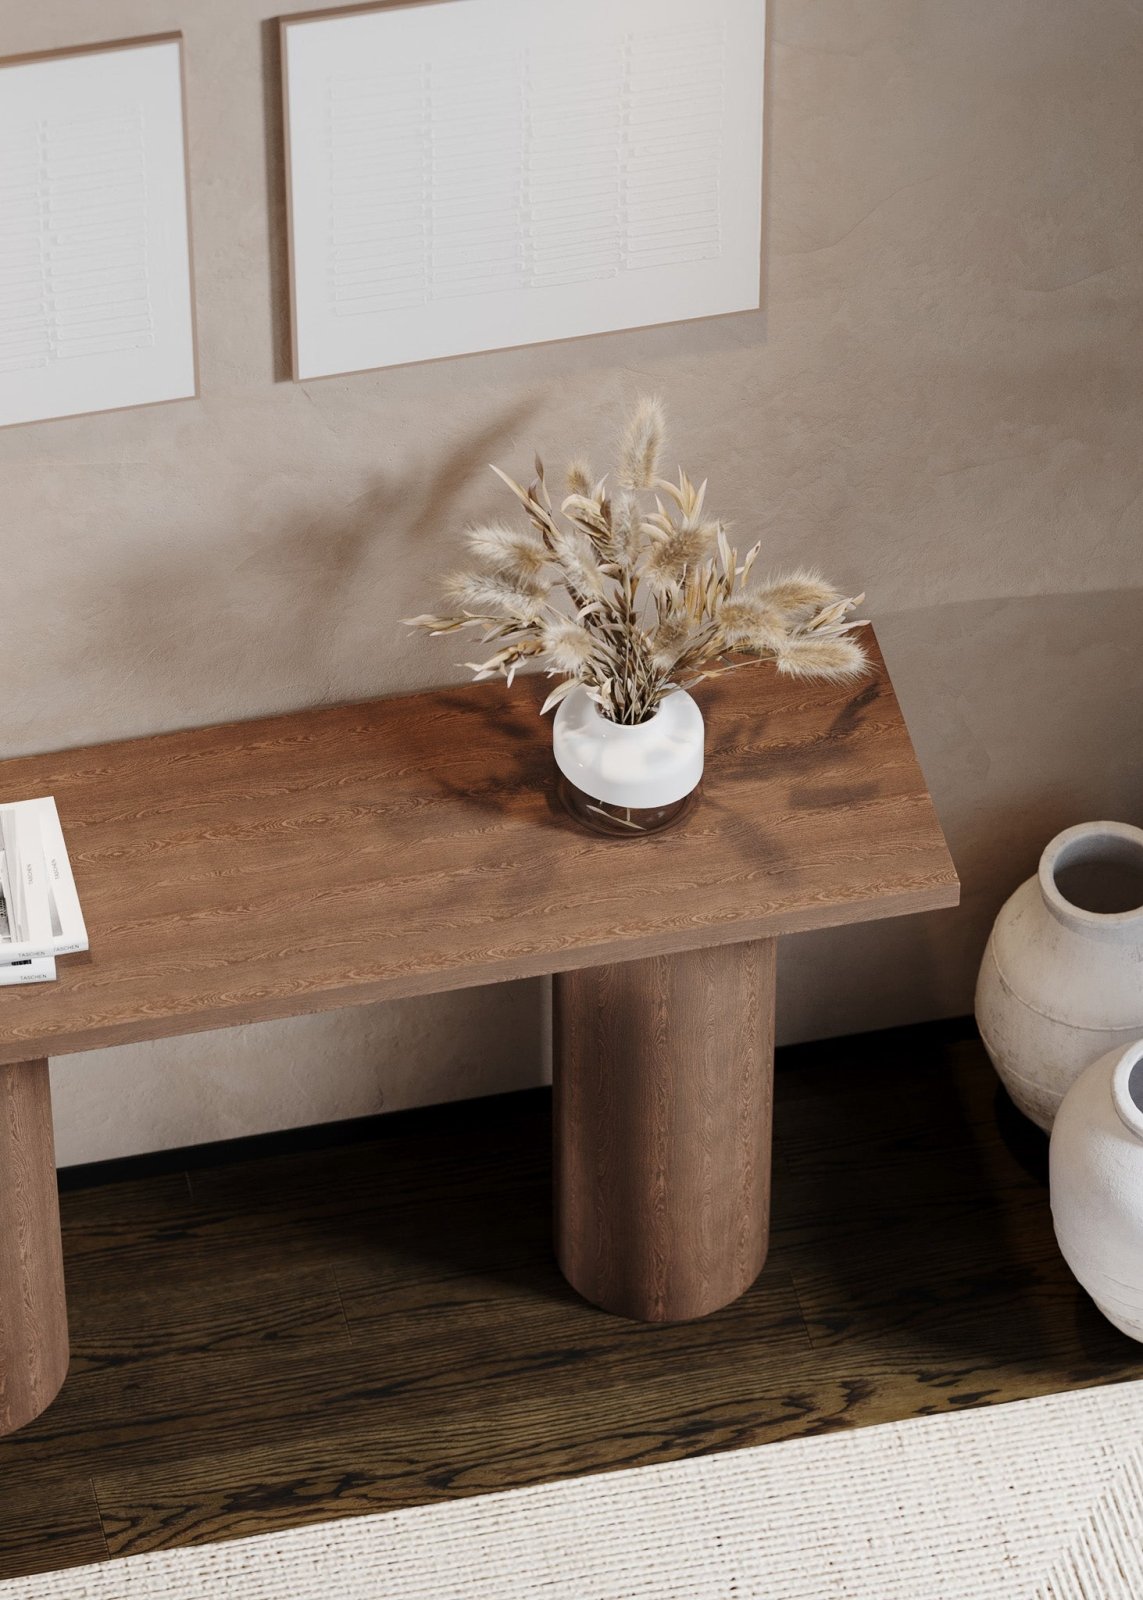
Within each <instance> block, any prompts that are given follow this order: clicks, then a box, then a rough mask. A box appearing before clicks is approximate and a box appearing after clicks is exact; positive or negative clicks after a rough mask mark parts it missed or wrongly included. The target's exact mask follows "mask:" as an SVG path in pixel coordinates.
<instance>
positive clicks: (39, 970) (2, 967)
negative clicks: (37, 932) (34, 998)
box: [0, 956, 56, 988]
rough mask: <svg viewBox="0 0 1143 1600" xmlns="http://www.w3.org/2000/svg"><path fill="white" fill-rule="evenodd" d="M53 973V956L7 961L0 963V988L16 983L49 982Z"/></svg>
mask: <svg viewBox="0 0 1143 1600" xmlns="http://www.w3.org/2000/svg"><path fill="white" fill-rule="evenodd" d="M55 975H56V958H55V956H43V957H41V959H40V960H39V961H9V962H7V963H6V964H0V988H4V987H6V986H10V985H12V984H17V983H51V982H52V981H53V980H54V978H55Z"/></svg>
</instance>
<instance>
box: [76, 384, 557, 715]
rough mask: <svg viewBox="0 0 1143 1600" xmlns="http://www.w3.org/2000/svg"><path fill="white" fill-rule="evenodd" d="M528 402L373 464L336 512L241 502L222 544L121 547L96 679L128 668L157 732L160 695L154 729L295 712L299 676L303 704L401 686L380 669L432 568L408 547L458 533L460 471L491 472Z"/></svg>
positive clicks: (430, 665)
mask: <svg viewBox="0 0 1143 1600" xmlns="http://www.w3.org/2000/svg"><path fill="white" fill-rule="evenodd" d="M530 410H531V401H530V400H523V401H520V402H518V403H517V404H516V405H514V406H512V407H511V408H509V409H507V410H505V411H503V412H502V413H501V414H500V416H499V417H498V418H497V419H496V420H495V421H494V422H491V423H490V424H489V425H488V426H487V427H484V428H481V429H480V430H479V431H478V432H476V433H475V434H473V435H472V436H471V437H470V438H468V439H467V440H465V441H464V442H463V443H461V444H458V445H455V446H454V447H453V448H452V449H451V450H449V451H448V452H447V453H446V454H445V456H444V457H443V458H438V457H437V456H436V455H434V457H433V460H432V465H431V467H430V466H429V465H428V464H427V463H426V465H425V468H424V471H423V472H421V471H418V470H417V469H416V467H412V468H410V467H406V468H405V470H404V471H403V472H402V474H401V476H400V477H396V476H393V477H381V476H379V477H377V478H376V479H375V480H374V481H373V482H372V483H371V484H370V485H369V487H367V488H366V489H365V490H364V491H363V492H361V493H359V494H357V495H355V496H353V498H351V499H349V500H348V501H344V500H343V501H341V502H340V503H339V504H338V505H337V506H336V508H335V509H331V510H328V511H320V512H318V513H317V514H314V513H312V512H305V513H302V514H300V515H299V514H294V515H292V516H291V515H290V514H289V513H287V514H286V515H285V516H284V517H283V519H282V520H281V522H274V520H273V518H272V517H270V518H268V517H267V516H266V514H265V512H264V511H261V512H259V511H256V510H252V514H251V522H252V525H253V529H250V528H248V529H246V530H243V533H242V536H241V537H239V536H237V535H235V536H234V537H232V538H231V539H230V540H229V542H228V544H227V546H226V547H225V548H224V549H220V548H219V544H218V541H217V540H214V541H212V542H211V543H210V544H209V545H204V544H202V543H197V542H192V541H189V540H185V539H184V540H176V539H167V540H164V541H162V542H156V543H155V544H153V545H151V546H150V547H148V548H147V549H146V550H145V552H144V553H142V554H140V553H139V551H138V549H136V550H135V551H134V552H133V553H132V556H131V565H130V567H129V568H128V570H126V571H121V572H117V573H115V575H114V581H113V582H109V583H108V586H107V587H108V595H107V603H106V606H105V608H104V610H103V612H102V618H101V637H100V638H99V640H98V651H97V657H98V663H99V671H100V675H101V676H105V677H109V678H112V679H115V678H118V679H121V680H129V681H130V689H131V696H132V700H133V701H134V702H135V703H137V705H138V707H139V713H140V718H141V719H142V720H141V722H140V725H139V726H138V729H137V731H138V732H140V733H148V732H155V731H161V729H160V728H158V727H156V724H155V710H156V708H159V707H163V708H165V709H167V710H169V709H170V708H172V707H173V708H176V714H175V716H173V717H172V716H170V715H166V716H164V717H163V719H162V728H170V727H172V726H180V725H184V726H185V725H186V724H188V723H189V724H197V723H199V722H206V721H215V720H219V719H220V717H229V716H234V717H239V718H243V719H245V718H249V717H253V716H256V715H258V714H259V713H260V712H261V711H266V712H273V711H277V710H285V709H295V708H296V707H297V705H298V700H299V692H298V689H297V688H296V687H294V688H291V686H292V685H294V686H296V685H298V684H303V685H305V686H307V690H308V693H307V699H308V700H309V701H310V702H314V701H318V702H320V701H324V700H345V699H354V698H363V697H367V696H369V695H371V694H380V693H384V692H386V691H388V690H390V689H400V688H407V687H409V682H408V681H407V680H406V681H404V682H402V681H395V680H397V678H398V675H399V674H401V673H402V668H403V661H402V647H405V651H406V654H407V653H408V652H411V651H412V650H413V649H415V648H417V647H418V646H419V647H420V648H421V649H422V650H423V649H424V641H423V640H421V639H419V638H417V639H414V637H413V636H412V635H409V637H408V640H407V641H406V638H405V632H406V630H404V629H403V628H402V627H401V625H400V617H401V616H402V615H403V614H405V611H406V609H407V606H409V605H412V606H414V607H415V609H417V610H426V609H428V608H429V607H430V606H431V605H432V604H433V603H434V602H435V600H436V599H437V590H438V588H439V582H440V576H441V574H440V572H439V571H438V570H437V565H438V564H437V562H429V563H427V564H426V563H425V562H423V561H418V551H419V550H421V549H422V548H425V547H431V544H432V539H431V537H430V536H433V535H435V536H436V537H437V538H438V540H439V536H440V533H441V530H442V529H443V530H448V531H449V532H450V534H451V531H452V530H454V529H455V531H456V534H458V535H459V533H460V531H461V529H462V528H463V526H464V523H465V520H466V511H467V509H468V506H470V505H471V499H472V485H473V481H474V479H477V478H478V477H480V476H482V475H483V476H487V477H489V478H491V474H490V473H488V471H487V463H488V461H490V460H494V459H496V457H497V455H498V454H501V453H505V452H506V450H507V448H508V446H509V442H510V441H512V439H513V437H514V434H515V432H516V430H517V428H518V427H519V425H520V423H521V422H522V421H523V419H524V418H525V417H526V416H527V415H528V414H529V411H530ZM328 471H329V469H327V476H328ZM318 487H319V489H324V488H326V483H324V482H320V481H319V483H318ZM251 492H252V495H255V496H256V495H258V494H259V492H260V488H259V485H258V484H257V483H256V482H255V484H254V485H253V487H252V491H251ZM466 500H467V502H468V506H466V504H465V502H466ZM259 524H261V527H259ZM453 548H455V549H456V551H457V555H458V558H459V545H456V546H454V547H453ZM406 597H408V598H407V599H406ZM92 644H93V641H89V642H88V646H87V648H88V649H89V650H92ZM95 653H96V652H95V651H92V654H93V655H94V654H95ZM456 654H457V652H456V651H453V652H452V654H451V655H450V654H449V653H447V652H445V653H443V654H441V653H438V654H437V655H435V656H434V655H432V654H431V653H426V655H425V657H424V662H423V665H424V667H425V668H426V669H428V671H429V672H430V674H431V673H432V672H433V670H434V669H435V675H436V677H437V679H438V680H439V679H440V678H441V677H444V676H447V674H448V673H449V672H450V671H451V670H453V668H454V657H455V656H456ZM386 673H387V674H388V677H386V676H384V674H386ZM414 676H415V675H414ZM314 685H316V686H318V688H317V692H316V693H314V692H313V690H312V687H311V686H314ZM220 704H221V709H220ZM178 708H185V716H180V715H179V714H178Z"/></svg>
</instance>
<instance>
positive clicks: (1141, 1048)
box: [1111, 1039, 1143, 1140]
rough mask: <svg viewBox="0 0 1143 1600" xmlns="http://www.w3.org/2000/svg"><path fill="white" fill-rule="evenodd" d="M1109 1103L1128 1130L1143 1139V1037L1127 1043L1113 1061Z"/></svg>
mask: <svg viewBox="0 0 1143 1600" xmlns="http://www.w3.org/2000/svg"><path fill="white" fill-rule="evenodd" d="M1111 1103H1112V1105H1113V1106H1114V1107H1115V1110H1116V1112H1117V1114H1118V1116H1119V1120H1120V1122H1122V1123H1123V1125H1124V1127H1125V1128H1126V1129H1127V1130H1128V1132H1129V1133H1133V1134H1134V1135H1135V1137H1136V1138H1137V1139H1141V1140H1143V1039H1137V1040H1136V1041H1135V1043H1134V1044H1129V1045H1128V1046H1127V1049H1126V1050H1124V1052H1123V1054H1122V1055H1121V1056H1120V1057H1119V1060H1118V1061H1117V1062H1116V1063H1115V1066H1114V1068H1113V1070H1112V1074H1111Z"/></svg>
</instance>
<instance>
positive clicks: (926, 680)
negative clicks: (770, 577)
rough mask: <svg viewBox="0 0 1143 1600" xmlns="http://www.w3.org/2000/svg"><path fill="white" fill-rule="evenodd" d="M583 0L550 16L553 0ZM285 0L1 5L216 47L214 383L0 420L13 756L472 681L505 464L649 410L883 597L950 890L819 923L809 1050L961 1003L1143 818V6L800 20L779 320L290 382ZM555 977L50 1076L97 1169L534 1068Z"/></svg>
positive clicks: (775, 294)
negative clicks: (1060, 857)
mask: <svg viewBox="0 0 1143 1600" xmlns="http://www.w3.org/2000/svg"><path fill="white" fill-rule="evenodd" d="M545 3H547V0H536V4H537V5H543V4H545ZM271 14H272V6H271V3H270V0H181V3H177V0H103V3H101V4H100V5H99V6H98V7H95V6H92V5H91V4H90V3H88V0H37V3H36V4H35V5H34V6H30V5H24V4H17V3H16V0H3V3H2V4H0V18H2V20H3V41H4V44H3V48H4V49H5V50H8V51H13V52H14V51H19V50H32V49H40V48H46V47H51V46H59V45H67V44H75V43H81V42H87V41H91V40H96V39H100V38H108V37H115V36H123V35H130V34H133V33H149V32H155V31H159V30H163V29H168V28H182V29H183V31H184V32H185V34H186V38H187V47H188V75H189V97H190V107H189V115H190V148H191V167H192V185H193V207H194V223H195V235H196V269H197V276H198V310H199V336H200V354H201V366H202V387H203V395H202V398H201V399H200V400H198V401H194V402H188V403H185V404H177V405H170V406H164V407H156V408H153V409H150V410H139V411H134V412H127V413H123V414H120V415H108V416H104V417H93V418H86V419H79V420H74V421H60V422H51V423H44V424H38V425H36V426H32V427H25V428H19V429H13V430H9V431H7V432H4V433H0V482H2V485H3V494H2V500H0V507H2V510H0V518H2V525H3V540H4V562H3V571H4V573H5V579H6V584H5V605H4V618H5V638H6V650H5V663H6V680H7V693H6V694H5V695H4V696H3V701H2V706H0V718H2V726H0V747H2V748H3V749H4V750H5V751H7V752H11V753H16V752H21V751H29V750H43V749H50V748H53V747H59V746H63V745H67V744H70V743H75V742H84V743H86V742H92V741H96V740H101V739H108V738H113V737H117V736H120V735H126V734H133V733H145V732H148V731H150V730H155V729H161V728H170V727H175V726H179V725H183V724H190V723H196V722H202V721H209V720H213V719H219V718H226V717H235V716H246V715H252V714H254V713H257V712H265V711H273V710H277V709H284V708H287V707H292V706H297V705H304V704H309V703H313V702H316V701H320V700H325V699H330V700H334V699H340V698H346V697H355V696H363V695H370V694H376V693H379V692H384V691H388V690H395V689H408V688H412V687H414V686H417V685H423V684H432V683H440V682H444V681H447V680H449V679H450V677H452V676H455V675H456V674H455V669H454V668H453V666H452V664H451V663H452V652H451V651H450V650H449V648H448V646H447V645H446V644H437V645H432V644H428V643H425V642H423V641H421V640H419V639H412V638H409V637H407V636H406V635H405V634H404V632H403V631H402V630H401V629H400V628H399V627H398V626H397V619H398V617H400V616H402V615H404V614H406V613H408V612H410V611H417V610H421V609H423V608H424V606H425V605H426V603H427V602H428V601H429V600H431V598H432V583H431V578H432V575H433V574H434V573H435V572H436V571H437V570H438V569H439V568H441V567H442V566H443V565H444V564H445V563H447V562H448V561H449V559H450V549H451V541H452V538H453V536H454V534H455V531H456V530H457V528H458V527H459V526H460V525H461V524H462V523H463V522H464V521H465V520H466V519H467V518H469V517H472V516H476V515H480V514H482V513H486V512H491V511H496V510H500V509H502V508H503V501H502V498H501V496H500V495H499V494H498V493H497V485H496V483H495V481H494V480H493V479H492V477H491V474H489V473H487V472H486V471H485V470H484V464H485V463H486V462H487V461H489V460H498V461H501V462H503V463H504V464H505V465H506V466H509V467H512V466H518V467H520V468H521V470H523V469H524V468H525V466H526V464H527V462H528V461H529V460H530V458H531V451H532V449H533V447H538V448H539V449H540V450H541V451H542V452H543V453H544V454H545V455H548V456H551V457H554V458H557V459H558V458H559V456H560V455H561V453H562V452H563V451H564V449H565V447H568V446H581V445H582V446H586V447H588V448H589V449H592V450H594V451H595V452H596V454H597V455H601V454H603V452H604V451H605V450H606V445H607V440H608V438H609V434H610V430H611V428H612V426H613V423H614V419H615V418H616V416H617V415H618V414H619V413H620V411H621V410H622V407H623V405H624V403H625V402H626V401H627V400H628V398H629V397H631V396H632V395H634V394H635V393H637V392H638V391H640V390H643V389H654V390H658V391H659V392H661V393H662V394H663V396H664V397H665V399H666V401H667V403H668V406H669V408H670V412H671V414H672V417H673V424H674V443H675V445H676V446H677V448H678V451H679V453H680V454H681V455H683V456H684V457H685V459H686V461H687V462H688V463H690V464H692V465H693V466H694V468H695V469H701V471H702V472H704V473H709V475H710V478H711V493H712V497H713V499H714V502H715V503H716V504H717V505H718V506H719V507H720V508H721V509H722V510H723V511H724V512H725V513H726V514H727V515H729V516H730V517H732V518H733V519H734V520H735V522H736V523H737V524H738V526H739V528H740V529H741V530H742V533H743V537H750V536H753V535H754V534H755V533H757V534H759V535H761V536H762V537H764V538H765V540H766V544H767V549H768V551H769V554H770V557H771V559H772V561H773V562H774V563H775V564H778V563H781V562H785V561H793V560H802V559H806V558H811V559H815V560H818V561H820V562H821V563H822V564H823V565H824V566H825V567H826V568H827V569H828V571H829V572H830V573H831V574H832V575H833V576H834V577H835V578H836V580H837V582H838V583H840V584H842V585H843V586H846V587H857V586H861V587H864V588H865V589H867V590H868V593H869V597H870V599H869V609H870V611H871V613H872V614H873V616H874V617H875V618H876V620H877V623H878V627H879V631H880V633H881V637H882V640H883V643H884V646H885V649H886V653H887V655H888V658H889V662H890V665H891V668H892V670H893V674H894V677H895V680H896V682H897V685H898V688H899V691H900V694H901V698H902V701H903V703H904V706H905V709H906V713H907V715H908V717H909V721H910V726H911V727H912V730H913V733H914V736H915V740H916V744H917V747H918V750H919V752H920V754H921V757H922V760H923V763H924V765H925V768H926V771H927V774H928V776H929V779H930V783H931V787H932V790H933V793H934V796H935V798H936V802H937V806H938V809H939V811H940V813H941V816H942V819H943V821H944V823H945V826H946V829H947V831H948V835H949V838H950V841H951V844H952V847H953V852H954V855H955V856H956V859H957V861H958V864H959V866H960V868H961V870H962V873H963V876H964V880H965V903H964V907H963V910H962V911H960V912H958V913H942V914H940V915H939V916H933V917H930V918H923V919H916V920H903V921H901V922H898V923H886V924H881V925H878V926H873V927H869V928H866V929H859V930H850V931H847V932H845V933H837V934H822V935H816V936H813V937H809V938H805V939H801V940H798V941H793V942H791V943H790V945H789V947H788V948H787V949H786V950H785V951H784V954H783V971H782V982H781V1009H782V1029H783V1034H784V1036H785V1037H787V1038H800V1037H812V1036H819V1035H824V1034H827V1033H834V1032H844V1031H848V1030H851V1029H863V1028H870V1027H876V1026H881V1025H887V1024H892V1023H897V1022H905V1021H909V1020H913V1019H917V1018H924V1017H933V1016H938V1015H941V1014H948V1013H957V1012H963V1011H965V1010H966V1009H967V1008H968V1007H969V1004H970V1000H971V984H972V978H973V974H974V969H975V964H976V960H977V957H978V953H979V950H980V947H981V944H982V941H983V938H984V935H985V930H986V927H987V924H988V921H989V919H990V917H991V915H992V914H993V912H994V910H995V908H996V906H997V905H998V903H999V901H1000V900H1001V899H1002V898H1003V896H1004V895H1005V894H1006V893H1007V892H1008V891H1009V890H1010V889H1011V888H1012V886H1013V885H1014V884H1015V883H1016V882H1017V881H1018V880H1019V878H1020V877H1021V876H1023V875H1025V874H1026V873H1027V872H1028V871H1029V870H1030V869H1031V867H1032V864H1033V862H1034V859H1035V856H1036V854H1037V852H1038V849H1039V847H1040V846H1041V845H1042V843H1043V842H1044V840H1045V839H1046V838H1047V837H1048V836H1049V834H1050V833H1051V832H1052V831H1053V830H1054V829H1056V828H1057V827H1059V826H1061V825H1064V824H1066V823H1070V822H1074V821H1076V820H1079V819H1081V818H1084V817H1089V816H1095V815H1098V814H1104V815H1111V816H1116V817H1121V818H1124V819H1126V820H1134V821H1136V822H1139V821H1143V797H1141V783H1140V779H1141V770H1140V769H1141V762H1143V714H1141V710H1140V708H1141V706H1143V648H1141V640H1140V634H1141V621H1143V618H1141V606H1140V599H1141V591H1143V536H1141V529H1143V458H1141V455H1140V448H1139V446H1140V438H1141V433H1143V391H1141V383H1140V377H1141V373H1143V312H1141V305H1143V300H1141V290H1143V252H1141V251H1140V248H1139V237H1140V220H1141V217H1143V119H1141V117H1140V112H1139V85H1140V83H1141V82H1143V9H1141V7H1140V5H1139V4H1138V0H959V3H958V4H956V5H950V4H948V3H947V0H861V3H855V0H775V3H774V5H773V8H772V18H771V48H770V67H769V85H768V94H769V100H768V109H767V128H768V141H769V143H768V191H767V204H766V214H767V237H766V257H767V264H766V277H767V292H766V309H765V311H764V312H762V313H760V314H758V315H748V316H741V317H735V318H729V319H723V320H719V321H712V322H707V323H697V324H691V325H687V326H677V327H671V328H659V329H653V330H648V331H636V332H631V333H625V334H617V335H611V336H607V337H603V338H598V339H589V340H583V341H579V342H575V343H568V344H561V345H552V346H547V347H541V348H533V349H526V350H516V351H508V352H503V353H498V354H489V355H482V356H474V357H468V358H465V359H461V360H457V361H452V362H447V363H438V364H434V365H428V366H422V367H410V368H406V369H403V370H392V371H382V372H376V373H367V374H364V375H361V376H356V377H351V378H334V379H326V380H323V381H320V382H313V383H307V384H305V385H301V386H295V385H293V384H292V383H290V382H288V381H284V372H285V360H286V351H285V347H284V312H285V306H284V257H283V249H284V246H283V238H282V214H281V203H280V198H279V178H278V167H279V162H280V139H279V132H278V127H277V116H276V95H275V93H274V92H273V88H272V85H273V82H274V71H275V59H274V48H273V30H272V29H271V28H270V27H269V26H268V25H267V21H266V19H267V18H268V17H269V16H270V15H271ZM544 1006H545V996H544V993H543V990H542V986H540V985H538V984H525V985H520V986H512V987H508V988H504V989H500V990H492V991H486V992H484V993H480V994H464V995H457V996H453V997H451V998H448V999H444V1000H440V999H434V1000H429V1001H417V1002H410V1003H408V1004H405V1005H396V1006H391V1007H385V1008H377V1009H374V1010H370V1011H365V1012H361V1013H347V1014H344V1015H341V1016H332V1017H321V1018H310V1019H305V1020H302V1021H298V1022H291V1023H286V1024H274V1025H271V1026H267V1027H263V1028H251V1029H243V1030H239V1031H236V1032H233V1033H228V1034H216V1035H211V1036H207V1037H201V1038H195V1039H192V1040H184V1041H179V1042H177V1043H172V1044H164V1045H155V1046H137V1047H133V1048H131V1049H125V1050H116V1051H108V1052H106V1053H103V1054H100V1055H96V1056H91V1057H84V1058H72V1059H68V1060H60V1061H58V1062H56V1063H54V1064H53V1075H54V1080H55V1088H56V1105H57V1122H58V1126H59V1142H60V1155H61V1159H62V1160H63V1161H65V1162H71V1161H77V1160H83V1159H92V1158H97V1157H103V1156H109V1155H114V1154H118V1153H122V1152H127V1151H131V1150H138V1149H148V1148H157V1147H161V1146H165V1145H174V1144H180V1143H186V1142H192V1141H194V1140H198V1139H209V1138H217V1137H222V1136H226V1135H229V1134H236V1133H240V1132H246V1131H253V1130H256V1129H261V1128H269V1127H278V1126H285V1125H290V1124H296V1123H304V1122H309V1121H315V1120H321V1119H323V1118H327V1117H337V1116H343V1115H354V1114H359V1113H362V1112H365V1111H370V1110H373V1109H376V1108H378V1107H380V1106H399V1105H405V1104H409V1103H416V1102H418V1101H427V1100H432V1099H438V1098H444V1097H448V1096H456V1095H465V1094H469V1093H475V1092H479V1091H483V1090H493V1089H497V1088H502V1087H511V1086H514V1085H517V1084H527V1083H531V1082H535V1081H538V1080H539V1078H540V1077H541V1076H542V1074H543V1072H544V1070H545V1063H544V1059H543V1050H542V1045H541V1041H542V1038H543V1032H544V1027H543V1016H544Z"/></svg>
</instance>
